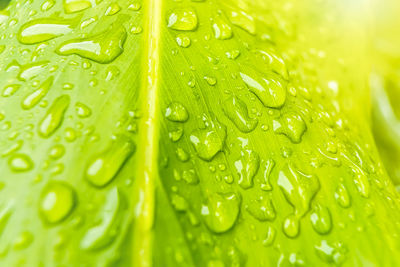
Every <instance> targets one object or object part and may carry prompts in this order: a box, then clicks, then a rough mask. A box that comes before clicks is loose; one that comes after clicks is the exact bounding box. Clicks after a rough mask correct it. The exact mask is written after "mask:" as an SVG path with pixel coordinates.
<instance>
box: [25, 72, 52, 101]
mask: <svg viewBox="0 0 400 267" xmlns="http://www.w3.org/2000/svg"><path fill="white" fill-rule="evenodd" d="M53 81H54V78H53V76H50V77H49V78H48V79H47V80H46V81H44V82H43V83H42V84H41V85H40V86H39V88H38V89H36V90H35V91H33V92H32V93H30V94H29V95H27V96H26V97H25V98H24V99H23V100H22V102H21V107H22V108H23V109H31V108H33V107H34V106H36V105H37V104H38V103H39V102H40V101H41V100H42V99H43V97H44V96H45V95H46V94H47V92H48V91H49V89H50V87H51V86H52V85H53Z"/></svg>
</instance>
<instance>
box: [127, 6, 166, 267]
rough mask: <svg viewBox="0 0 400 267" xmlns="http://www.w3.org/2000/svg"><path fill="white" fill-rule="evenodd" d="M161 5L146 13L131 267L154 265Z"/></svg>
mask: <svg viewBox="0 0 400 267" xmlns="http://www.w3.org/2000/svg"><path fill="white" fill-rule="evenodd" d="M162 2H163V1H159V0H149V1H148V2H147V3H148V4H147V6H145V7H144V8H147V11H146V12H145V16H144V17H145V23H144V38H143V47H144V48H145V50H144V53H143V57H142V63H141V64H142V65H141V66H142V68H141V71H143V75H142V81H141V86H140V91H139V103H140V104H139V109H140V113H141V119H140V124H139V131H140V135H139V139H138V151H137V155H136V158H137V160H138V161H139V163H140V164H138V166H140V167H139V168H137V170H136V185H137V186H134V187H133V188H134V189H133V190H134V192H133V193H134V195H136V196H138V199H139V202H138V204H137V205H136V208H135V212H136V214H135V221H134V222H133V223H134V227H133V232H132V234H133V246H132V250H133V251H132V266H151V265H152V249H151V247H152V239H153V233H152V227H153V224H154V199H155V194H154V191H155V189H154V187H155V186H154V185H155V179H156V178H157V175H158V166H157V159H158V150H159V148H158V138H159V123H158V121H159V118H158V117H159V101H158V97H159V81H160V60H159V59H160V41H161V14H162V12H161V11H162Z"/></svg>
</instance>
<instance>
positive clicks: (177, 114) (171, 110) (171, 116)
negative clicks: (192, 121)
mask: <svg viewBox="0 0 400 267" xmlns="http://www.w3.org/2000/svg"><path fill="white" fill-rule="evenodd" d="M165 117H166V118H167V119H168V120H170V121H176V122H185V121H187V120H188V118H189V113H188V112H187V110H186V108H185V107H184V106H183V105H182V104H181V103H178V102H172V103H171V104H169V106H168V107H167V109H166V110H165Z"/></svg>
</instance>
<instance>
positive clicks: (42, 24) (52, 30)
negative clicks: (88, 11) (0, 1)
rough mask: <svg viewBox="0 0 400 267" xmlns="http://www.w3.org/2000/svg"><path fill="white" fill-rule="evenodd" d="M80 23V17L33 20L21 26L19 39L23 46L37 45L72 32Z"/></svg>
mask: <svg viewBox="0 0 400 267" xmlns="http://www.w3.org/2000/svg"><path fill="white" fill-rule="evenodd" d="M79 21H80V17H77V18H75V19H65V18H40V19H35V20H31V21H29V22H27V23H25V24H24V25H22V26H21V28H20V29H19V31H18V34H17V38H18V41H19V42H21V43H22V44H37V43H41V42H45V41H49V40H51V39H54V38H56V37H59V36H62V35H64V34H68V33H70V32H72V30H73V29H74V28H75V27H76V26H77V25H78V23H79Z"/></svg>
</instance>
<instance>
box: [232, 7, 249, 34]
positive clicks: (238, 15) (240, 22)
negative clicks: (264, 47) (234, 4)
mask: <svg viewBox="0 0 400 267" xmlns="http://www.w3.org/2000/svg"><path fill="white" fill-rule="evenodd" d="M228 15H229V20H230V21H231V23H232V24H233V25H236V26H238V27H240V28H242V29H243V30H245V31H247V32H248V33H250V34H255V33H256V24H255V22H254V18H253V17H252V16H250V15H249V14H247V13H245V12H243V11H231V12H229V13H228Z"/></svg>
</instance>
